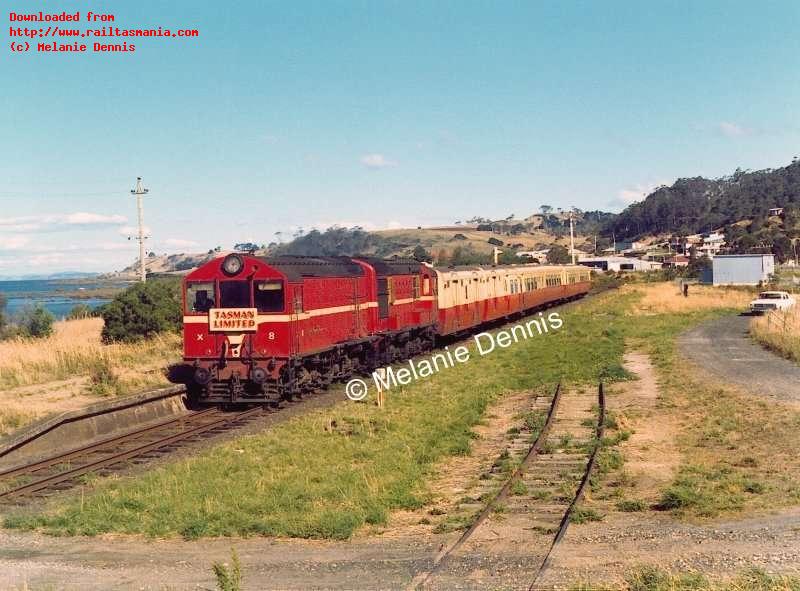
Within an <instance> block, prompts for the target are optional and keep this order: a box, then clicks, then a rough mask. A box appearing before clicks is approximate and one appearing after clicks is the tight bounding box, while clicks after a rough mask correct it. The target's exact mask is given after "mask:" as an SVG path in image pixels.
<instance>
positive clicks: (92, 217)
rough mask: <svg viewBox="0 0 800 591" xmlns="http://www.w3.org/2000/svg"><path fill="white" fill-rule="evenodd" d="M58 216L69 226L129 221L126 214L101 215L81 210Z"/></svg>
mask: <svg viewBox="0 0 800 591" xmlns="http://www.w3.org/2000/svg"><path fill="white" fill-rule="evenodd" d="M57 218H58V219H59V220H60V221H61V223H64V224H66V225H69V226H97V225H100V226H115V225H118V224H124V223H125V222H127V221H128V219H127V218H126V217H125V216H121V215H101V214H99V213H88V212H86V211H79V212H77V213H68V214H66V215H63V216H57Z"/></svg>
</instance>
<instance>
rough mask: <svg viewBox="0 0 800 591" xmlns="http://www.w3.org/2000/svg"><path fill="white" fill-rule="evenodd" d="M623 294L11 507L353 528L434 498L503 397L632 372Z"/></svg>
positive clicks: (258, 526) (152, 519)
mask: <svg viewBox="0 0 800 591" xmlns="http://www.w3.org/2000/svg"><path fill="white" fill-rule="evenodd" d="M602 300H605V301H602ZM623 300H624V298H619V297H617V298H614V299H605V298H598V299H596V300H593V301H588V302H586V303H585V304H583V305H580V306H575V307H572V308H571V309H570V310H569V311H565V312H563V314H562V316H563V318H564V326H563V328H562V329H561V330H560V331H558V332H555V333H550V334H548V335H543V336H540V337H536V338H532V339H528V340H525V341H520V342H519V343H517V344H515V345H513V346H511V347H509V348H507V349H499V350H496V351H494V352H493V353H491V354H489V355H485V356H483V357H480V356H477V355H476V354H473V357H472V359H470V361H469V362H468V363H466V364H463V365H461V366H459V367H458V368H457V369H452V370H446V371H443V372H441V373H439V374H438V375H436V376H435V377H433V378H430V379H427V380H421V381H419V382H416V383H414V384H412V385H410V386H406V387H404V388H401V389H397V390H395V389H392V390H390V391H389V392H388V394H387V400H388V402H387V405H386V407H385V408H384V409H378V408H377V407H375V406H373V405H372V404H356V403H352V402H349V401H346V400H343V402H341V403H339V404H337V405H335V406H334V407H333V408H332V409H328V410H324V411H316V412H313V413H309V414H307V415H304V416H301V417H297V418H295V419H293V420H291V421H288V422H287V423H284V424H282V425H280V426H277V427H275V428H273V429H271V430H269V431H268V432H265V433H263V434H259V435H255V436H250V437H245V438H242V439H239V440H237V441H235V442H231V443H227V444H224V445H220V446H217V447H215V448H213V449H211V450H208V451H205V452H203V453H200V454H198V455H197V456H195V457H193V458H190V459H186V460H182V461H177V462H175V463H173V464H170V465H167V466H164V467H161V468H158V469H156V470H153V471H152V472H149V473H147V474H145V475H142V476H138V477H135V478H122V479H104V480H103V482H101V483H99V484H98V485H97V488H96V490H95V491H94V492H93V493H90V494H87V495H86V497H85V499H84V500H83V503H82V504H81V503H80V502H78V500H77V499H67V500H66V501H61V502H58V503H56V502H54V503H52V504H50V505H49V506H47V507H46V508H45V509H44V510H43V512H41V513H38V514H34V515H31V514H27V513H17V514H12V515H9V516H7V517H6V519H5V525H6V526H7V527H17V528H41V529H43V530H45V531H47V532H51V533H56V534H69V535H75V534H86V535H96V534H100V533H105V532H123V533H137V534H144V535H147V536H158V537H161V536H183V537H185V538H199V537H204V536H234V535H269V536H293V537H305V538H335V539H343V538H347V537H349V536H350V535H352V533H353V532H354V531H355V530H356V529H357V528H359V527H361V526H363V525H365V524H378V525H381V524H385V523H386V520H387V517H388V515H389V513H390V512H391V511H393V510H397V509H414V508H418V507H420V506H422V505H424V504H425V503H426V502H428V501H429V499H430V493H429V492H428V490H427V488H426V486H425V483H426V480H427V477H428V476H429V474H430V472H431V469H432V466H433V464H434V462H436V461H438V460H440V459H442V458H444V457H446V456H448V455H458V454H467V453H469V451H470V446H471V442H472V440H473V432H472V427H473V426H474V425H475V424H477V423H478V422H479V421H480V420H481V419H482V417H483V415H484V413H485V411H486V408H487V406H488V405H489V404H490V403H491V402H492V401H493V400H496V399H498V398H499V397H501V396H503V395H504V394H506V393H508V392H511V391H519V390H526V389H527V390H530V389H538V390H540V391H541V392H542V393H549V392H550V391H551V390H552V387H553V385H554V384H555V383H556V382H557V381H559V379H563V380H564V381H565V384H568V383H573V384H590V383H594V382H596V380H598V379H599V378H600V377H601V376H602V377H606V378H607V377H608V376H617V377H625V372H624V371H623V370H622V367H621V365H620V363H621V359H622V352H623V341H622V336H623V334H622V332H621V331H620V330H617V329H614V328H613V327H614V325H616V324H617V323H618V322H619V321H620V320H621V319H622V317H623V305H622V302H623ZM609 304H611V305H609ZM586 343H592V346H590V347H587V346H585V345H586ZM343 399H344V396H343ZM532 420H535V421H536V423H537V424H535V425H532V426H534V427H536V426H538V420H539V419H533V417H532ZM330 425H336V428H333V429H331V428H330ZM508 468H509V469H511V468H512V466H511V465H510V464H509V466H508Z"/></svg>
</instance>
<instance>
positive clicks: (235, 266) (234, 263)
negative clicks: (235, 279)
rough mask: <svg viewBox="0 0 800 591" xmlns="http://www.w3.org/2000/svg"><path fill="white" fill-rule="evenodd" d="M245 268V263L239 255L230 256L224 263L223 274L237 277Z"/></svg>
mask: <svg viewBox="0 0 800 591" xmlns="http://www.w3.org/2000/svg"><path fill="white" fill-rule="evenodd" d="M242 267H244V261H243V260H242V257H240V256H239V255H238V254H229V255H228V256H226V257H225V259H224V260H223V261H222V272H223V273H225V274H226V275H237V274H239V273H240V272H241V270H242Z"/></svg>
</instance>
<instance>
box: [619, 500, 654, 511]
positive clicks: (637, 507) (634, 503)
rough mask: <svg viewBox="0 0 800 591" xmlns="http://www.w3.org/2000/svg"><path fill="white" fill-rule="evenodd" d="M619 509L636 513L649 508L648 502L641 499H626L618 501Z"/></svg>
mask: <svg viewBox="0 0 800 591" xmlns="http://www.w3.org/2000/svg"><path fill="white" fill-rule="evenodd" d="M617 509H619V510H620V511H624V512H625V513H635V512H637V511H644V510H645V509H647V504H646V503H645V502H644V501H642V500H641V499H626V500H622V501H619V502H618V503H617Z"/></svg>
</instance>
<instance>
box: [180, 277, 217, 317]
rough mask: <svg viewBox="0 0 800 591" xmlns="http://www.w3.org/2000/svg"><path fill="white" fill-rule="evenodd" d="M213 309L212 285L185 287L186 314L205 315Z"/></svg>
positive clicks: (209, 283)
mask: <svg viewBox="0 0 800 591" xmlns="http://www.w3.org/2000/svg"><path fill="white" fill-rule="evenodd" d="M213 307H214V283H213V282H211V281H208V282H202V283H195V282H192V283H189V284H188V285H187V286H186V312H187V313H189V314H205V313H206V312H208V311H209V310H210V309H211V308H213Z"/></svg>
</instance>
